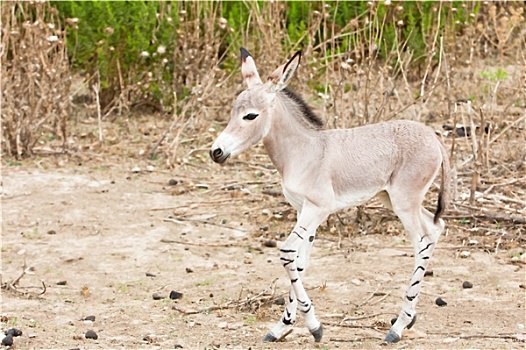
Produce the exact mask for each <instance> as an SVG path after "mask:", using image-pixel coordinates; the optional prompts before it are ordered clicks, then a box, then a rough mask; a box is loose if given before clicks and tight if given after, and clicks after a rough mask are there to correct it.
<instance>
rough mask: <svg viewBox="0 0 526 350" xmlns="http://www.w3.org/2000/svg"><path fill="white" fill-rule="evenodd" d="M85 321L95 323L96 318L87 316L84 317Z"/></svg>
mask: <svg viewBox="0 0 526 350" xmlns="http://www.w3.org/2000/svg"><path fill="white" fill-rule="evenodd" d="M84 321H91V322H95V316H93V315H91V316H86V317H84Z"/></svg>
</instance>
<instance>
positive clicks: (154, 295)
mask: <svg viewBox="0 0 526 350" xmlns="http://www.w3.org/2000/svg"><path fill="white" fill-rule="evenodd" d="M152 298H153V300H161V299H164V297H163V296H162V295H160V294H159V293H153V294H152Z"/></svg>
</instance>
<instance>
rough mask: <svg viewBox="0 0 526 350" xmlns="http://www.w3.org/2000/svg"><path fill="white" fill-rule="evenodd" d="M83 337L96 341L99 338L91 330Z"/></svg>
mask: <svg viewBox="0 0 526 350" xmlns="http://www.w3.org/2000/svg"><path fill="white" fill-rule="evenodd" d="M84 336H85V337H86V339H95V340H96V339H97V338H99V336H98V335H97V333H95V331H92V330H91V329H90V330H89V331H87V332H86V334H85V335H84Z"/></svg>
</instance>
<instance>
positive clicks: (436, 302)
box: [435, 298, 447, 306]
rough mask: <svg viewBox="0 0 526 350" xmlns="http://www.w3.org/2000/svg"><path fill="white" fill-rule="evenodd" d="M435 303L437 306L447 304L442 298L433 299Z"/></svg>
mask: <svg viewBox="0 0 526 350" xmlns="http://www.w3.org/2000/svg"><path fill="white" fill-rule="evenodd" d="M435 304H437V305H438V306H446V305H447V303H446V302H445V301H444V300H443V299H442V298H437V300H435Z"/></svg>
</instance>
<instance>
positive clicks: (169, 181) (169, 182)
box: [168, 179, 178, 186]
mask: <svg viewBox="0 0 526 350" xmlns="http://www.w3.org/2000/svg"><path fill="white" fill-rule="evenodd" d="M177 184H178V182H177V180H174V179H170V180H168V186H175V185H177Z"/></svg>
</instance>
